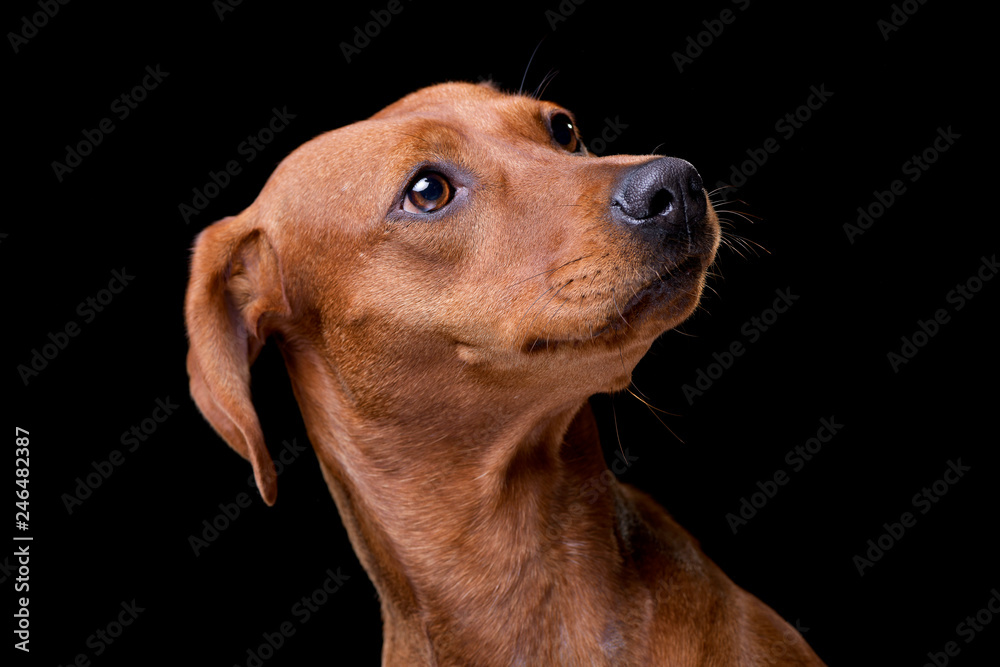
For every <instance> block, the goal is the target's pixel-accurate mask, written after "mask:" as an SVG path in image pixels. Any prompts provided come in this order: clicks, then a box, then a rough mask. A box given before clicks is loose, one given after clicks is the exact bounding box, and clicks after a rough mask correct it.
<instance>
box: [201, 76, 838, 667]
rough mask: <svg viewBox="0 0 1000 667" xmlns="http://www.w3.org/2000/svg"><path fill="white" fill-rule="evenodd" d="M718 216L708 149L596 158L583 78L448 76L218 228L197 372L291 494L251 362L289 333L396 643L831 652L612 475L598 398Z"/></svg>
mask: <svg viewBox="0 0 1000 667" xmlns="http://www.w3.org/2000/svg"><path fill="white" fill-rule="evenodd" d="M718 239H719V229H718V221H717V219H716V216H715V212H714V211H713V209H712V208H711V206H710V205H709V204H708V202H707V198H706V195H705V192H704V190H703V188H702V183H701V179H700V177H699V176H698V173H697V172H696V171H695V170H694V168H693V167H692V166H691V165H690V164H688V163H687V162H684V161H683V160H678V159H674V158H665V157H657V156H613V157H603V158H596V157H593V156H590V155H588V154H587V151H586V148H585V147H584V146H583V143H582V142H581V140H580V139H579V137H578V135H577V132H576V129H575V127H574V125H573V120H572V115H571V114H570V112H568V111H566V110H565V109H562V108H560V107H558V106H556V105H555V104H551V103H548V102H542V101H539V100H536V99H534V98H532V97H528V96H523V95H507V94H503V93H501V92H498V91H497V90H496V89H495V88H494V87H492V86H491V85H473V84H464V83H450V84H443V85H439V86H433V87H431V88H425V89H423V90H420V91H418V92H416V93H414V94H412V95H409V96H407V97H405V98H403V99H402V100H400V101H398V102H396V103H395V104H393V105H391V106H389V107H388V108H386V109H383V110H382V111H381V112H379V113H378V114H376V115H375V116H373V117H372V118H370V119H368V120H365V121H362V122H359V123H355V124H353V125H349V126H347V127H343V128H340V129H339V130H335V131H333V132H329V133H327V134H324V135H322V136H320V137H318V138H316V139H314V140H312V141H310V142H308V143H306V144H305V145H303V146H302V147H300V148H299V149H298V150H296V151H295V152H293V153H292V154H291V155H290V156H289V157H288V158H286V159H285V160H284V161H283V162H282V163H281V165H279V166H278V168H277V169H276V170H275V172H274V174H273V175H272V176H271V178H270V180H269V181H268V182H267V184H266V185H265V186H264V189H263V191H262V192H261V194H260V196H259V197H258V198H257V200H256V201H255V202H254V203H253V204H252V205H251V206H250V207H249V208H248V209H246V210H245V211H243V213H241V214H240V215H238V216H235V217H230V218H226V219H224V220H221V221H219V222H217V223H215V224H214V225H212V226H210V227H208V228H207V229H206V230H205V231H203V232H202V233H201V235H200V236H199V237H198V240H197V243H196V246H195V249H194V257H193V261H192V267H191V281H190V284H189V286H188V293H187V301H186V316H187V326H188V334H189V338H190V346H191V347H190V352H189V355H188V372H189V374H190V376H191V393H192V395H193V396H194V398H195V400H196V402H197V404H198V406H199V407H200V409H201V411H202V413H203V414H204V415H205V417H206V418H207V419H208V421H209V422H210V423H211V424H212V426H213V427H214V428H215V430H216V431H217V432H218V433H219V434H220V435H221V436H222V437H223V438H225V440H226V441H227V442H228V443H229V444H230V445H231V446H232V447H233V448H234V449H235V450H236V451H238V452H239V453H240V454H242V455H243V456H244V457H246V458H247V459H249V460H250V462H251V463H252V464H253V470H254V475H255V477H256V480H257V484H258V486H259V488H260V492H261V495H262V496H263V497H264V500H265V501H266V502H267V503H268V504H272V503H274V500H275V494H276V485H275V473H274V466H273V464H272V462H271V458H270V456H269V455H268V450H267V447H266V446H265V444H264V441H263V436H262V433H261V429H260V425H259V422H258V420H257V416H256V413H255V412H254V407H253V404H252V402H251V398H250V365H251V364H252V363H253V361H254V359H255V358H256V356H257V354H258V352H259V351H260V349H261V346H262V345H263V344H264V341H265V340H266V339H267V338H268V337H269V336H273V337H274V338H275V339H276V340H277V342H278V344H279V346H280V347H281V351H282V353H283V355H284V358H285V361H286V364H287V367H288V371H289V374H290V375H291V379H292V385H293V387H294V391H295V395H296V398H297V399H298V403H299V406H300V407H301V409H302V413H303V415H304V418H305V423H306V425H307V428H308V432H309V438H310V440H311V441H312V443H313V446H314V448H315V450H316V453H317V455H318V456H319V460H320V462H321V464H322V469H323V474H324V476H325V478H326V481H327V483H328V484H329V486H330V491H331V492H332V494H333V497H334V499H335V500H336V503H337V507H338V509H339V510H340V515H341V517H342V518H343V521H344V523H345V525H346V526H347V530H348V533H349V534H350V537H351V542H352V544H353V545H354V549H355V551H356V552H357V554H358V557H359V558H360V559H361V562H362V564H363V565H364V567H365V569H366V570H367V571H368V574H369V576H370V577H371V579H372V581H373V582H374V583H375V587H376V588H377V589H378V593H379V596H380V598H381V604H382V616H383V621H384V637H385V641H384V648H383V654H382V664H383V665H392V666H401V667H414V666H417V665H437V666H445V665H475V666H489V665H504V666H508V665H528V666H532V667H535V666H540V665H642V666H646V665H821V664H822V662H821V661H820V660H819V658H817V657H816V655H815V654H814V653H813V652H812V650H810V648H809V647H808V646H807V645H806V643H805V642H804V641H803V640H802V638H801V637H800V636H799V634H798V633H797V632H796V631H795V630H794V629H792V628H791V627H790V626H789V625H788V624H787V623H785V622H784V621H783V620H781V619H780V618H779V617H778V616H777V615H776V614H775V613H774V612H773V611H772V610H771V609H770V608H768V607H767V606H765V605H764V604H763V603H761V602H760V601H758V600H757V599H756V598H754V597H753V596H751V595H749V594H748V593H746V592H744V591H743V590H741V589H740V588H738V587H737V586H736V585H734V584H733V583H732V582H731V581H730V580H729V579H728V578H727V577H726V576H725V575H724V574H723V573H722V572H721V571H720V570H719V569H718V568H717V567H716V566H715V565H714V564H713V563H712V562H711V561H710V560H709V559H708V558H707V557H705V555H704V554H702V552H701V551H700V550H699V548H698V546H697V543H696V542H695V541H694V540H693V539H692V538H691V537H690V536H689V535H688V534H687V533H686V532H685V531H684V530H683V529H682V528H680V527H679V526H678V525H677V524H676V523H675V522H674V521H673V520H672V519H671V518H670V517H669V516H668V515H667V514H666V512H664V511H663V510H662V509H661V508H660V507H659V506H657V505H656V504H655V503H654V502H653V501H652V500H650V499H649V498H648V497H647V496H645V495H643V494H642V493H640V492H638V491H636V490H634V489H632V488H629V487H627V486H622V485H618V484H611V486H610V488H609V487H607V486H601V485H595V484H593V481H594V480H595V479H599V478H601V476H602V474H603V475H604V479H607V478H608V476H609V475H610V473H608V472H607V468H606V465H605V462H604V460H603V457H602V453H601V449H600V446H599V443H598V440H597V435H596V433H597V432H596V428H595V425H594V421H593V417H592V415H591V413H590V409H589V407H588V406H587V398H588V397H589V396H590V395H591V394H594V393H596V392H611V391H617V390H621V389H623V388H625V387H626V386H627V385H628V384H629V382H630V377H631V372H632V369H633V368H634V367H635V365H636V364H637V363H638V361H639V359H641V358H642V356H643V355H644V354H645V353H646V351H647V350H648V349H649V346H650V345H651V344H652V342H653V340H654V339H655V338H656V337H657V336H659V335H660V334H661V333H663V332H664V331H666V330H667V329H669V328H671V327H673V326H676V325H677V324H678V323H680V322H681V321H682V320H684V318H686V317H687V316H688V315H689V314H690V313H691V312H692V310H693V309H694V308H695V305H696V304H697V302H698V299H699V297H700V294H701V290H702V286H703V282H704V275H705V271H706V269H707V268H708V266H709V264H710V263H711V262H712V260H713V258H714V255H715V250H716V246H717V244H718ZM597 488H605V489H606V490H605V491H603V492H598V491H596V490H595V489H597Z"/></svg>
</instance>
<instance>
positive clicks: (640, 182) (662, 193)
mask: <svg viewBox="0 0 1000 667" xmlns="http://www.w3.org/2000/svg"><path fill="white" fill-rule="evenodd" d="M702 187H703V184H702V180H701V176H700V175H699V174H698V171H697V170H696V169H695V168H694V166H693V165H692V164H691V163H690V162H686V161H685V160H681V159H678V158H673V157H663V158H658V159H656V160H652V161H651V162H647V163H645V164H642V165H639V166H638V167H634V168H633V169H632V170H631V171H629V172H628V173H627V174H626V176H625V177H624V178H623V179H622V180H621V182H620V183H619V185H618V188H617V190H616V191H615V195H614V197H613V199H612V208H613V209H614V210H616V211H617V213H618V217H619V218H620V219H622V220H623V221H624V222H626V223H629V224H632V225H643V226H656V227H659V228H670V227H675V226H676V227H681V228H683V227H685V226H686V225H689V224H691V223H693V222H697V221H698V220H701V219H702V218H704V217H705V213H706V212H707V207H708V205H707V202H706V199H705V193H704V191H703V190H702Z"/></svg>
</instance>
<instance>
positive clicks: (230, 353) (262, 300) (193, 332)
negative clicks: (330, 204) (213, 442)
mask: <svg viewBox="0 0 1000 667" xmlns="http://www.w3.org/2000/svg"><path fill="white" fill-rule="evenodd" d="M290 312H291V309H290V308H289V306H288V300H287V299H286V297H285V290H284V286H283V284H282V281H281V271H280V266H279V264H278V257H277V255H276V254H275V252H274V248H273V247H272V246H271V244H270V242H269V241H268V239H267V237H266V236H265V234H264V232H263V231H262V230H260V229H254V228H252V227H251V226H250V224H249V223H248V222H247V221H246V220H245V219H244V217H243V216H237V217H229V218H224V219H222V220H220V221H219V222H216V223H215V224H213V225H211V226H209V227H207V228H206V229H205V230H204V231H203V232H201V234H199V235H198V238H197V240H196V241H195V246H194V253H193V256H192V259H191V277H190V280H189V281H188V289H187V297H186V299H185V303H184V314H185V320H186V322H187V331H188V343H189V349H188V357H187V369H188V375H189V376H190V378H191V396H192V397H193V398H194V400H195V403H197V405H198V408H199V409H200V410H201V413H202V414H203V415H204V416H205V419H207V420H208V422H209V423H210V424H211V425H212V427H213V428H214V429H215V431H216V432H217V433H218V434H219V435H221V436H222V437H223V439H225V441H226V442H228V443H229V446H230V447H232V448H233V449H235V450H236V451H237V452H239V453H240V455H242V456H243V458H245V459H248V460H249V461H250V463H251V464H252V465H253V474H254V478H255V479H256V481H257V488H258V489H259V490H260V495H261V496H262V497H263V498H264V502H266V503H267V504H268V505H273V504H274V499H275V496H276V495H277V490H278V489H277V481H276V475H275V472H274V463H273V462H272V461H271V456H270V454H268V451H267V446H266V445H265V444H264V434H263V432H262V431H261V428H260V422H259V420H258V419H257V413H256V411H255V410H254V407H253V402H252V400H251V397H250V365H251V364H252V363H253V362H254V360H255V359H256V358H257V355H258V353H259V352H260V350H261V347H263V345H264V340H265V338H266V337H267V333H268V325H269V324H272V323H273V322H274V321H275V318H280V317H284V316H288V315H289V314H290Z"/></svg>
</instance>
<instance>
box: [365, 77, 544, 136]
mask: <svg viewBox="0 0 1000 667" xmlns="http://www.w3.org/2000/svg"><path fill="white" fill-rule="evenodd" d="M556 107H557V105H555V104H553V103H551V102H545V101H542V100H537V99H535V98H532V97H529V96H527V95H519V94H510V93H504V92H501V91H500V90H498V89H497V88H495V87H494V86H493V85H492V84H488V83H481V84H472V83H443V84H438V85H435V86H429V87H427V88H422V89H420V90H418V91H416V92H413V93H410V94H409V95H407V96H406V97H403V98H402V99H400V100H398V101H397V102H394V103H393V104H390V105H389V106H387V107H386V108H384V109H382V110H381V111H379V112H378V113H376V114H375V115H374V116H372V117H371V120H374V121H379V120H385V121H391V122H393V123H394V124H398V123H412V124H415V125H417V126H422V127H430V126H432V125H434V124H435V123H436V124H439V125H441V126H446V127H451V128H454V129H456V130H459V131H473V132H476V133H479V134H481V135H500V136H504V137H506V138H508V139H509V138H511V137H512V136H513V137H517V136H522V137H525V138H528V139H532V140H537V139H538V135H539V134H541V135H542V136H544V134H545V131H546V130H545V122H544V118H545V116H546V115H547V114H548V113H549V112H550V111H551V110H552V109H554V108H556Z"/></svg>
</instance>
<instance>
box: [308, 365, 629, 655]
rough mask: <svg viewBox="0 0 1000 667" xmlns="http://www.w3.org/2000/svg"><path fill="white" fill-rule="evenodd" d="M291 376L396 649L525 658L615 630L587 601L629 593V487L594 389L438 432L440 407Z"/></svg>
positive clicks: (587, 651) (389, 649)
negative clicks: (609, 448) (392, 413)
mask: <svg viewBox="0 0 1000 667" xmlns="http://www.w3.org/2000/svg"><path fill="white" fill-rule="evenodd" d="M313 367H315V366H313ZM292 375H293V385H294V386H295V388H296V394H297V396H298V399H299V403H300V405H301V406H302V408H303V414H304V417H305V420H306V425H307V428H308V430H309V435H310V439H311V440H312V442H313V444H314V447H315V448H316V451H317V454H318V455H319V458H320V461H321V464H322V467H323V472H324V476H325V477H326V480H327V483H328V484H329V486H330V489H331V492H332V495H333V497H334V499H335V501H336V503H337V506H338V509H339V511H340V514H341V517H342V519H343V521H344V524H345V526H346V527H347V530H348V533H349V535H350V538H351V541H352V544H353V546H354V549H355V551H356V553H357V554H358V556H359V558H360V560H361V562H362V564H363V565H364V567H365V569H366V570H367V572H368V574H369V576H370V578H371V579H372V581H373V582H374V584H375V586H376V588H377V589H378V592H379V595H380V598H381V601H382V613H383V619H384V623H385V642H386V646H385V651H386V656H387V657H389V655H390V654H395V655H396V656H397V660H398V662H399V664H404V663H406V661H404V660H402V659H398V656H400V655H405V656H407V659H408V660H410V661H414V662H409V663H406V664H414V665H417V664H435V662H434V660H435V659H436V660H441V661H442V664H453V662H455V661H456V660H469V659H470V657H472V656H477V657H476V658H475V659H473V660H472V662H473V663H474V664H482V665H485V664H494V663H495V664H518V663H517V661H518V659H519V656H536V657H537V656H541V655H545V654H546V652H547V651H550V650H552V649H551V647H549V646H546V645H545V644H544V642H549V643H550V642H551V641H552V638H553V637H562V638H563V640H564V642H565V643H568V644H569V645H572V646H574V647H575V648H574V649H573V650H579V651H580V654H581V655H590V656H593V655H595V653H596V654H600V653H602V652H603V653H607V652H608V651H609V650H612V649H611V648H609V647H613V646H614V645H615V644H617V643H618V640H619V639H620V638H619V637H618V636H617V624H616V622H615V621H614V620H613V619H612V616H613V613H614V612H611V614H609V615H608V616H603V615H595V614H587V613H580V609H581V606H582V607H583V608H589V609H595V610H598V609H599V610H615V609H618V608H620V607H621V606H622V605H621V604H620V602H621V595H622V594H623V586H622V579H621V564H622V556H621V551H622V550H621V548H620V546H621V545H620V531H619V528H618V525H617V523H616V503H619V502H620V499H619V498H618V496H617V493H616V490H615V484H614V481H613V477H612V476H611V473H610V471H608V468H607V466H606V464H605V462H604V459H603V455H602V452H601V448H600V443H599V440H598V436H597V429H596V424H595V423H594V420H593V416H592V414H591V412H590V408H589V406H588V405H587V404H586V402H585V401H581V402H580V403H577V404H574V405H568V406H565V407H563V408H562V409H559V410H555V411H551V412H536V413H531V412H527V413H522V414H506V413H505V412H504V411H503V410H502V409H500V408H496V407H494V408H492V409H490V410H481V411H479V412H477V411H476V410H475V409H466V410H464V411H463V417H464V420H462V419H457V418H453V419H450V420H449V423H451V424H456V426H455V429H454V431H452V432H449V433H441V432H435V431H433V430H432V429H431V426H432V425H433V424H440V423H441V420H440V419H437V420H434V419H430V418H428V419H426V420H424V421H423V423H421V420H419V419H414V418H412V417H411V418H408V419H406V420H404V421H397V420H394V419H391V418H389V419H380V420H359V419H355V418H354V417H353V416H352V415H347V416H346V418H345V416H344V414H343V409H344V406H343V405H328V404H323V403H322V402H321V401H322V400H324V399H323V398H322V397H329V396H336V395H337V393H336V392H335V391H330V387H324V388H323V391H312V390H310V387H311V389H316V388H317V387H316V386H315V385H316V383H317V382H318V380H317V379H315V378H313V379H311V380H310V381H309V382H302V381H301V376H300V377H299V381H296V380H295V379H294V378H296V373H293V374H292ZM329 380H330V378H329V377H327V378H326V379H325V381H329ZM581 408H582V409H581ZM565 643H564V646H565V645H566V644H565ZM434 656H436V658H434ZM416 660H419V662H416ZM390 664H396V662H395V661H394V662H392V663H390ZM587 664H589V658H588V661H587Z"/></svg>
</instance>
